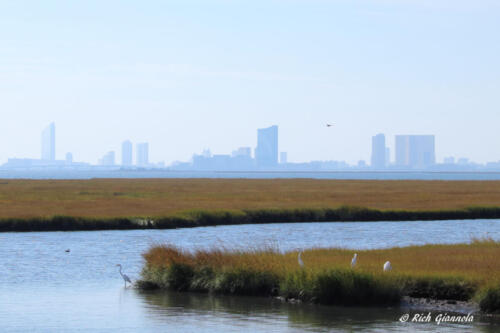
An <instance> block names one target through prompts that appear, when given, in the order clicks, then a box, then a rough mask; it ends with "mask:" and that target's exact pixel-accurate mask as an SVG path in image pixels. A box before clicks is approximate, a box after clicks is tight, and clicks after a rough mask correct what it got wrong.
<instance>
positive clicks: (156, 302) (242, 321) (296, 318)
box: [138, 291, 500, 333]
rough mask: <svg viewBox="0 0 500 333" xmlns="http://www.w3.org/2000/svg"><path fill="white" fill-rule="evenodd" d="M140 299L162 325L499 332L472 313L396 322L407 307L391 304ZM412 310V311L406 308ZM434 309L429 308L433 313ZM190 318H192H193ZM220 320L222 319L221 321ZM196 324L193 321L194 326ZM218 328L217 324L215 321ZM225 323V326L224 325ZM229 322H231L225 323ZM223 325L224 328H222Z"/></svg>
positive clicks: (175, 296)
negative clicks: (454, 319)
mask: <svg viewBox="0 0 500 333" xmlns="http://www.w3.org/2000/svg"><path fill="white" fill-rule="evenodd" d="M138 297H140V298H142V299H143V301H144V304H145V305H144V307H145V309H146V311H147V312H148V317H149V318H150V319H151V320H154V321H156V322H161V323H163V324H165V325H167V326H170V325H172V323H175V322H177V320H178V319H179V318H183V319H184V322H183V324H184V325H186V324H189V321H186V318H189V317H191V318H197V319H196V321H198V318H203V319H202V320H203V321H204V323H203V324H202V326H203V327H204V328H210V327H211V325H212V324H214V325H220V324H224V322H225V321H229V322H231V325H232V327H233V328H234V327H239V328H242V327H243V328H244V327H247V326H248V327H252V328H254V329H255V330H256V331H258V330H260V329H263V330H266V331H276V332H283V331H313V332H328V331H332V330H333V331H336V332H337V331H338V332H352V331H356V332H362V331H367V332H377V331H380V332H386V331H399V330H407V329H410V330H418V331H421V332H447V331H449V332H452V331H456V330H466V331H473V332H488V333H489V332H498V330H499V329H500V322H499V321H498V318H497V319H496V320H493V319H490V320H488V318H484V317H481V318H479V317H478V318H477V319H476V321H475V323H474V324H441V325H437V324H436V323H435V322H431V323H429V324H419V323H401V322H399V318H400V317H401V316H402V315H403V314H404V313H407V312H408V311H407V310H406V309H401V308H398V307H395V308H369V307H337V306H335V307H334V306H321V305H313V304H289V303H282V302H281V301H279V300H275V299H270V298H260V297H239V296H238V297H234V296H220V295H217V296H215V295H209V294H197V293H176V292H158V291H155V292H138ZM410 313H411V314H412V315H413V314H414V313H415V311H412V312H410ZM437 314H439V312H433V317H435V316H436V315H437ZM192 324H194V323H192ZM222 326H224V325H222ZM195 328H197V326H194V327H193V329H195ZM218 328H221V327H219V326H218ZM226 328H227V327H226ZM229 328H230V327H229ZM221 331H225V330H221Z"/></svg>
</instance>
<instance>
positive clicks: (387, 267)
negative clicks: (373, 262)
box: [384, 261, 392, 272]
mask: <svg viewBox="0 0 500 333" xmlns="http://www.w3.org/2000/svg"><path fill="white" fill-rule="evenodd" d="M391 269H392V266H391V263H390V262H389V261H386V262H385V264H384V272H388V271H390V270H391Z"/></svg>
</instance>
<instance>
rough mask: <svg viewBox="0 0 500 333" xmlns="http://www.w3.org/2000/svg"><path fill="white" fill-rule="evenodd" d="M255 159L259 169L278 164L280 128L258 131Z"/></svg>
mask: <svg viewBox="0 0 500 333" xmlns="http://www.w3.org/2000/svg"><path fill="white" fill-rule="evenodd" d="M255 159H256V161H257V166H259V167H274V166H276V165H277V164H278V126H276V125H274V126H271V127H268V128H261V129H258V130H257V148H255Z"/></svg>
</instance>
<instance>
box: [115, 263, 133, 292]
mask: <svg viewBox="0 0 500 333" xmlns="http://www.w3.org/2000/svg"><path fill="white" fill-rule="evenodd" d="M116 266H118V267H120V275H121V276H122V278H123V282H125V288H127V282H128V283H130V284H132V281H131V280H130V278H129V277H128V276H127V274H123V273H122V265H121V264H118V265H116Z"/></svg>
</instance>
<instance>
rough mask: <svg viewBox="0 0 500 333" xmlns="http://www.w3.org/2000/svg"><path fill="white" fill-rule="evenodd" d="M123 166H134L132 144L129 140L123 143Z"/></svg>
mask: <svg viewBox="0 0 500 333" xmlns="http://www.w3.org/2000/svg"><path fill="white" fill-rule="evenodd" d="M122 165H123V166H131V165H132V142H130V141H129V140H126V141H123V142H122Z"/></svg>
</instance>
